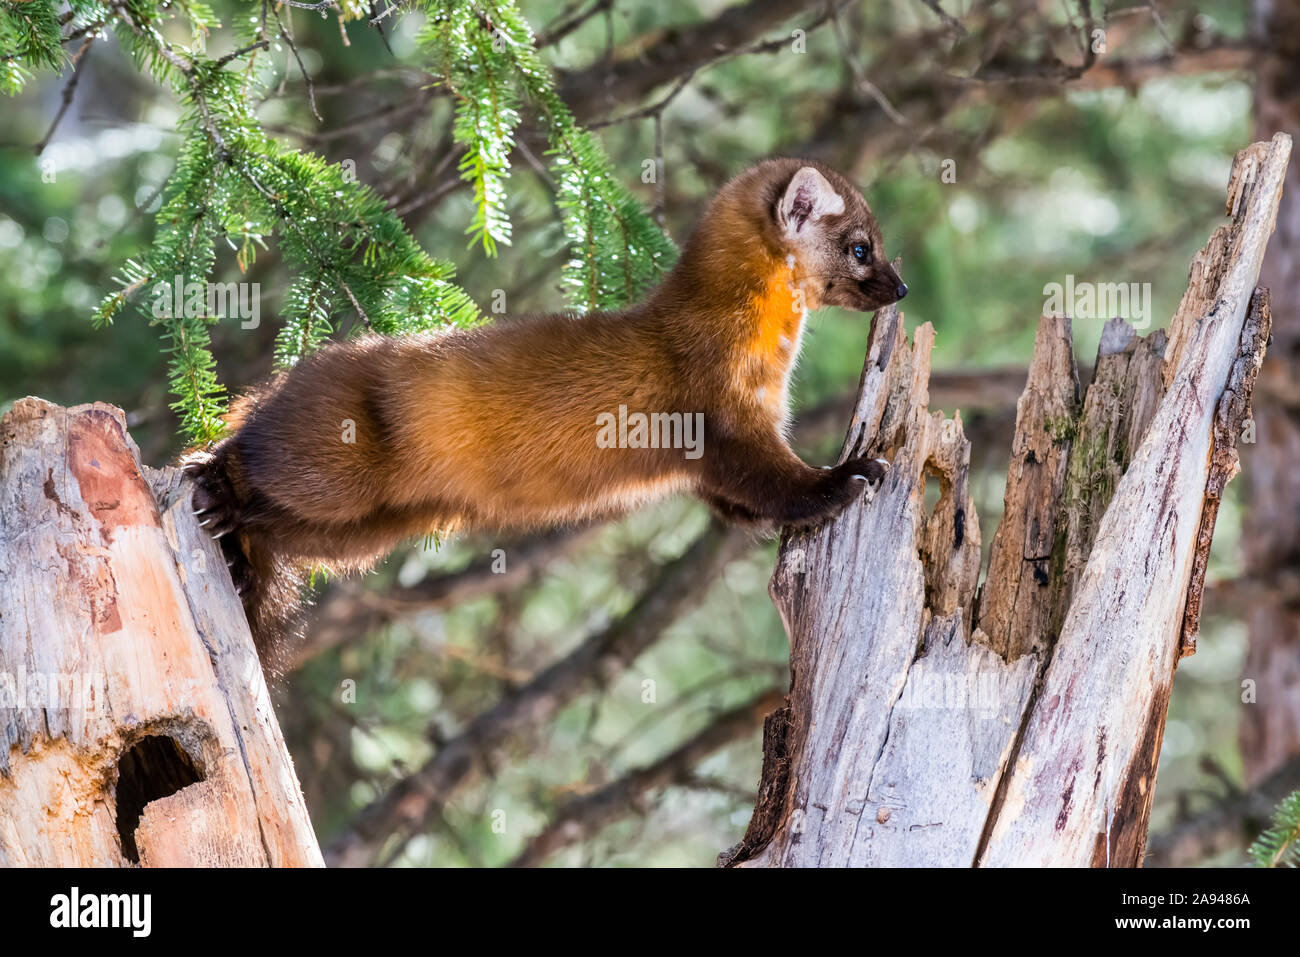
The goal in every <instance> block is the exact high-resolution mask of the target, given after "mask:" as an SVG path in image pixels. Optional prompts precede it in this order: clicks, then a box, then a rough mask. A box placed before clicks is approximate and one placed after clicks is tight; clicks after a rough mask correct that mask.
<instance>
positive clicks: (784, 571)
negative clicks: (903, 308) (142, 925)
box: [720, 134, 1291, 867]
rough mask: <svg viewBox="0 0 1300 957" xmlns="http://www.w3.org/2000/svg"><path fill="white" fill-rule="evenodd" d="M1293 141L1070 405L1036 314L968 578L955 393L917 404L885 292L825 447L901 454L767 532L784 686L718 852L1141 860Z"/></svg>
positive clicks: (875, 860)
mask: <svg viewBox="0 0 1300 957" xmlns="http://www.w3.org/2000/svg"><path fill="white" fill-rule="evenodd" d="M1290 151H1291V141H1290V138H1289V137H1287V136H1284V135H1281V134H1279V135H1278V136H1275V137H1274V138H1273V140H1272V141H1271V142H1267V143H1256V144H1255V145H1254V146H1252V147H1250V148H1249V149H1246V150H1243V151H1241V152H1240V153H1239V154H1238V155H1237V159H1236V162H1235V163H1234V165H1233V173H1232V178H1231V181H1230V183H1229V186H1228V213H1229V216H1230V217H1231V222H1230V223H1229V224H1228V225H1225V226H1221V227H1220V228H1219V229H1217V230H1216V231H1215V233H1214V235H1213V236H1212V237H1211V239H1210V241H1209V243H1208V244H1207V245H1206V247H1205V248H1204V249H1203V250H1202V251H1201V252H1200V253H1199V254H1198V255H1197V257H1196V258H1195V260H1194V261H1193V263H1192V268H1191V270H1190V275H1189V282H1188V288H1187V292H1186V293H1185V294H1184V296H1183V300H1182V303H1181V304H1180V306H1179V310H1178V314H1177V315H1176V316H1175V317H1174V320H1173V322H1172V323H1171V325H1170V328H1169V334H1168V337H1166V336H1165V333H1164V332H1163V331H1157V332H1155V333H1153V334H1152V335H1151V336H1149V337H1147V338H1146V339H1140V338H1138V337H1137V335H1136V333H1135V332H1134V331H1133V329H1132V328H1131V327H1129V326H1128V325H1127V324H1126V323H1124V322H1122V321H1120V320H1113V321H1112V322H1110V323H1108V324H1107V326H1106V330H1105V332H1104V334H1103V336H1102V342H1101V348H1100V350H1099V356H1098V361H1097V367H1096V372H1095V373H1094V378H1093V382H1092V384H1091V386H1090V387H1089V389H1088V391H1087V394H1086V395H1085V396H1084V397H1083V400H1082V402H1080V401H1079V395H1078V379H1077V374H1076V372H1075V361H1074V356H1073V344H1072V341H1071V332H1070V322H1069V320H1068V319H1064V318H1057V317H1045V318H1044V319H1043V320H1042V322H1041V324H1040V326H1039V331H1038V338H1037V342H1036V344H1035V353H1034V358H1033V361H1032V363H1031V366H1030V370H1029V381H1028V383H1027V385H1026V388H1025V391H1024V393H1023V395H1022V396H1021V399H1020V403H1019V406H1018V409H1017V420H1016V434H1015V438H1014V440H1013V445H1012V463H1011V470H1010V473H1009V474H1008V478H1007V491H1006V508H1005V514H1004V517H1003V520H1002V523H1001V526H1000V527H999V529H998V532H997V534H996V536H995V537H994V541H993V546H992V554H991V559H990V571H989V575H988V577H987V579H986V580H985V582H984V584H983V586H982V588H981V593H980V595H979V596H978V598H977V597H976V592H975V589H976V581H977V579H978V576H979V564H980V543H979V524H978V521H977V520H976V517H975V512H974V504H973V502H972V500H971V497H970V495H969V492H968V491H967V482H968V473H969V462H970V443H969V442H968V441H967V440H966V438H965V436H964V435H963V433H962V427H961V418H960V416H957V417H956V418H955V419H947V418H945V417H944V416H943V415H942V414H940V413H933V414H932V413H930V411H929V409H928V402H929V396H928V388H927V384H928V380H929V362H930V348H931V345H932V343H933V339H934V334H933V331H932V330H931V328H930V327H929V326H928V325H923V326H921V327H919V328H918V329H917V331H916V335H915V341H914V343H909V342H908V341H907V338H906V336H905V335H904V332H903V322H902V317H901V315H900V314H899V313H898V311H897V310H896V309H894V308H892V307H891V308H889V309H886V310H882V311H881V312H880V313H878V314H877V316H876V320H875V322H874V323H873V325H872V334H871V341H870V344H869V346H868V354H867V360H866V364H865V367H864V370H863V375H862V382H861V386H860V389H859V395H858V403H857V407H856V410H855V413H854V416H853V420H852V425H851V427H850V433H849V441H848V442H846V448H845V452H844V455H843V457H847V456H848V455H849V454H851V453H852V452H856V451H857V449H858V447H859V445H862V446H863V450H864V451H865V452H866V453H867V454H870V455H886V456H888V457H889V458H890V459H891V461H892V467H891V469H890V471H889V474H888V475H887V477H886V479H885V481H884V484H883V485H882V487H881V489H880V491H879V493H878V494H876V495H875V497H874V499H873V500H871V501H864V502H859V503H856V504H854V505H853V506H851V507H850V508H848V509H846V510H845V512H844V513H843V514H841V515H840V516H839V517H837V518H836V519H835V520H833V521H832V522H829V523H827V524H826V525H824V526H822V527H820V528H818V529H815V530H813V531H811V532H807V533H798V534H792V535H789V536H788V537H787V538H786V539H785V541H784V542H783V545H782V549H781V554H780V557H779V559H778V562H777V568H776V571H775V573H774V575H773V578H772V597H773V600H774V601H775V602H776V605H777V608H778V610H779V611H780V612H781V616H782V619H783V621H784V622H785V625H786V630H787V632H788V633H789V636H790V645H791V652H790V661H791V687H790V693H789V696H788V697H787V704H786V706H785V707H784V708H781V709H779V710H778V711H777V712H775V713H774V714H773V715H771V716H769V718H768V721H767V723H766V725H765V727H764V743H763V750H764V755H763V757H764V762H763V775H762V780H761V782H760V786H759V797H758V801H757V803H756V805H755V809H754V816H753V818H752V820H751V822H750V825H749V829H748V830H747V831H746V834H745V837H744V839H743V840H742V842H741V843H740V844H739V845H737V846H736V847H734V848H732V849H730V850H729V851H727V852H725V853H724V854H723V855H722V856H721V858H720V863H722V864H724V865H749V866H823V867H843V866H958V867H965V866H970V865H972V864H977V865H984V866H1008V865H1010V866H1094V867H1132V866H1136V865H1139V864H1141V863H1142V858H1143V853H1144V849H1145V844H1146V833H1147V823H1148V818H1149V814H1150V809H1151V800H1152V796H1153V794H1154V791H1155V775H1156V762H1157V758H1158V757H1159V753H1160V743H1161V740H1162V737H1163V734H1164V725H1165V716H1166V712H1167V709H1168V704H1169V694H1170V690H1171V687H1172V683H1173V677H1174V670H1175V667H1176V665H1177V662H1178V660H1179V658H1180V657H1181V656H1182V655H1185V654H1189V653H1191V651H1193V650H1194V649H1195V638H1196V632H1197V628H1198V624H1199V613H1200V600H1201V594H1202V589H1203V586H1204V576H1205V565H1206V559H1207V557H1208V554H1209V549H1210V542H1211V538H1212V534H1213V530H1214V520H1215V518H1216V515H1217V510H1218V503H1219V501H1220V499H1221V497H1222V493H1223V489H1224V486H1225V485H1226V483H1227V481H1228V480H1229V479H1230V478H1231V477H1232V476H1233V475H1234V474H1235V473H1236V471H1237V460H1236V443H1237V438H1238V436H1239V435H1240V433H1241V429H1242V423H1243V422H1244V421H1246V419H1247V418H1248V417H1249V415H1250V396H1251V390H1252V388H1253V385H1254V381H1255V376H1256V373H1257V372H1258V370H1259V367H1260V362H1261V360H1262V357H1263V352H1264V348H1265V345H1266V343H1267V340H1268V333H1269V305H1268V298H1269V297H1268V293H1267V291H1266V290H1262V289H1257V288H1256V286H1255V282H1256V280H1257V278H1258V276H1259V272H1260V265H1261V262H1262V259H1263V256H1264V250H1265V248H1266V245H1267V243H1268V240H1269V236H1270V234H1271V232H1272V229H1273V224H1274V217H1275V215H1276V211H1277V206H1278V201H1279V193H1280V192H1281V189H1282V183H1283V178H1284V175H1285V172H1286V168H1287V162H1288V159H1289V156H1290ZM927 477H935V478H937V479H938V483H939V498H938V502H937V503H936V504H935V505H934V507H933V509H932V510H929V511H928V514H927V508H926V504H925V503H926V496H925V488H926V482H927Z"/></svg>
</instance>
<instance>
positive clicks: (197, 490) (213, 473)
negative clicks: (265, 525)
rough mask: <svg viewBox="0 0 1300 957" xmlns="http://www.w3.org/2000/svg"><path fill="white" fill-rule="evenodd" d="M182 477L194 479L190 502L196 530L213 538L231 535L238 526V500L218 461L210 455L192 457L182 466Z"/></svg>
mask: <svg viewBox="0 0 1300 957" xmlns="http://www.w3.org/2000/svg"><path fill="white" fill-rule="evenodd" d="M184 471H185V474H187V475H189V476H190V477H191V478H192V479H193V480H194V494H193V496H192V497H191V499H190V503H191V505H192V506H193V509H194V517H195V518H197V519H198V520H199V527H200V528H202V529H203V530H204V531H206V532H207V533H208V535H210V536H211V537H212V538H214V539H220V538H221V537H222V536H223V535H227V534H229V533H230V532H233V531H234V530H235V529H236V528H238V527H239V524H240V507H239V500H238V499H237V498H236V497H235V490H234V488H233V487H232V486H231V484H230V480H229V479H228V478H227V477H226V475H225V472H224V471H223V470H222V469H221V467H220V464H219V459H217V458H216V457H215V456H212V455H211V454H202V457H199V456H195V457H193V458H191V460H190V461H188V462H187V463H186V464H185V467H184Z"/></svg>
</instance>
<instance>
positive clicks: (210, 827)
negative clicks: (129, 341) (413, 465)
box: [0, 398, 322, 866]
mask: <svg viewBox="0 0 1300 957" xmlns="http://www.w3.org/2000/svg"><path fill="white" fill-rule="evenodd" d="M321 863H322V861H321V854H320V849H319V847H318V846H317V843H316V836H315V834H314V832H313V831H312V827H311V822H310V821H309V820H308V817H307V810H306V806H305V805H304V803H303V799H302V792H301V790H300V788H299V785H298V780H297V777H296V776H295V775H294V771H293V765H292V763H291V761H290V758H289V754H288V751H287V750H286V749H285V745H284V740H283V738H282V737H281V734H280V728H279V725H278V724H277V723H276V720H275V715H274V712H273V711H272V709H271V701H270V697H269V695H268V692H267V687H266V683H265V680H264V679H263V676H262V669H261V666H260V665H259V663H258V660H257V654H256V652H255V651H254V648H253V642H252V638H251V636H250V635H249V632H248V626H247V623H246V622H245V619H244V613H243V609H242V607H241V605H240V602H239V599H238V596H236V594H235V592H234V590H233V588H232V587H231V583H230V576H229V574H228V573H227V572H226V568H225V565H224V561H223V559H222V556H221V551H220V549H219V548H217V546H216V543H214V542H212V541H211V540H210V539H209V538H208V536H207V535H206V534H204V533H203V531H202V529H200V528H199V526H198V524H197V522H196V521H195V519H194V516H193V515H192V513H191V508H190V504H189V486H188V484H182V482H181V480H180V477H179V475H178V474H177V473H176V472H175V471H174V470H172V469H162V470H157V471H155V470H152V469H147V468H143V467H141V465H140V460H139V454H138V451H137V450H136V447H135V444H134V443H133V442H132V441H131V439H130V437H129V436H128V435H127V432H126V424H125V417H124V416H123V415H122V412H121V410H119V409H116V408H113V407H112V406H108V405H102V404H95V405H82V406H77V407H75V408H72V409H63V408H61V407H59V406H56V405H51V404H50V403H48V402H44V401H42V400H40V399H33V398H28V399H23V400H20V401H19V402H18V403H16V404H15V406H14V407H13V409H12V410H11V411H10V412H9V413H8V414H7V415H5V416H4V418H3V419H0V865H6V866H128V865H131V864H140V865H142V866H235V865H238V866H268V865H269V866H311V865H320V864H321Z"/></svg>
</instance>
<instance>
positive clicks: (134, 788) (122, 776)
mask: <svg viewBox="0 0 1300 957" xmlns="http://www.w3.org/2000/svg"><path fill="white" fill-rule="evenodd" d="M202 780H203V774H202V772H200V771H199V769H198V768H197V767H195V764H194V760H193V759H192V758H191V757H190V756H189V754H188V753H187V752H186V750H185V749H184V748H183V747H181V745H180V742H178V741H177V740H176V739H175V738H173V737H171V736H169V735H165V734H151V735H149V736H148V737H145V738H141V739H140V740H139V741H137V742H136V743H135V744H133V745H132V746H131V747H130V748H128V749H127V750H126V751H124V752H123V753H122V757H121V758H119V759H118V762H117V834H118V837H119V838H120V839H121V841H122V854H123V855H124V856H125V857H126V859H127V860H129V861H130V862H131V863H133V864H139V863H140V851H139V849H138V848H137V847H136V846H135V829H136V828H137V827H138V826H139V824H140V816H141V815H142V814H143V813H144V809H145V805H147V804H149V803H150V802H152V801H157V800H158V799H159V798H165V797H167V796H168V795H169V794H175V793H176V792H177V791H179V790H181V789H182V788H187V787H189V786H190V785H191V784H197V783H198V782H200V781H202Z"/></svg>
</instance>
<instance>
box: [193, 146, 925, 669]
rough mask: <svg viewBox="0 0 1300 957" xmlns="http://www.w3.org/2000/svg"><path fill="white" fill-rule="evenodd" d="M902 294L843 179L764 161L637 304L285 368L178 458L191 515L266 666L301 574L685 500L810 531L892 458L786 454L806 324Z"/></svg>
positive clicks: (861, 205) (398, 341) (374, 341)
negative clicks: (218, 543) (419, 540)
mask: <svg viewBox="0 0 1300 957" xmlns="http://www.w3.org/2000/svg"><path fill="white" fill-rule="evenodd" d="M906 292H907V287H906V286H905V285H904V284H903V283H902V281H901V280H900V279H899V277H898V274H897V273H896V272H895V271H894V269H893V268H892V267H891V265H890V263H889V261H888V260H887V259H886V258H885V252H884V245H883V243H882V241H881V235H880V229H879V227H878V226H877V224H876V220H875V218H874V217H873V216H872V214H871V210H870V209H869V208H868V206H867V203H866V201H865V200H864V199H863V198H862V195H861V193H859V191H858V190H857V189H856V188H854V187H853V186H852V185H851V184H850V183H849V181H848V180H846V179H845V178H844V177H843V176H841V175H840V174H839V173H837V172H835V171H834V170H832V169H830V168H828V167H826V166H825V165H823V164H821V163H819V162H815V161H811V160H794V159H773V160H768V161H765V162H763V163H760V164H759V165H757V166H754V167H752V168H750V169H748V170H747V171H745V172H744V173H742V174H740V175H739V176H737V177H736V178H735V179H733V180H731V181H730V182H729V183H727V184H726V186H724V187H723V188H722V190H721V191H720V192H719V193H718V195H717V196H716V197H715V198H714V199H713V201H712V202H711V203H710V205H709V206H708V208H707V210H706V212H705V213H704V216H703V218H702V219H701V220H700V223H699V225H698V227H697V228H696V230H695V232H694V234H693V235H692V236H691V238H690V239H689V241H688V242H687V243H686V245H685V247H684V248H683V250H682V254H681V258H680V260H679V261H678V262H677V264H676V265H675V266H674V267H673V269H672V270H671V271H670V272H669V273H668V274H667V276H665V278H664V279H663V281H662V282H661V283H660V284H659V285H658V286H657V287H656V288H655V289H653V290H652V291H651V292H650V293H649V294H648V296H647V297H646V299H645V301H644V302H642V303H640V304H639V305H635V306H632V307H630V308H626V309H621V310H617V311H611V312H595V313H591V314H589V315H585V316H581V317H577V316H573V315H568V314H553V315H540V316H533V317H531V318H526V319H520V320H518V321H513V322H508V323H501V324H497V325H486V326H480V327H476V328H472V329H463V330H461V329H458V330H453V331H448V332H446V333H444V334H437V335H413V336H404V337H401V338H384V337H379V336H369V337H365V338H360V339H355V340H351V341H347V342H339V343H334V344H330V345H326V346H324V347H322V348H321V349H320V350H318V351H317V352H315V353H314V354H313V355H311V356H310V357H308V358H306V359H304V360H302V361H301V362H299V363H298V364H297V365H295V366H294V367H292V368H291V369H288V370H286V371H284V372H281V373H279V374H278V375H276V376H275V377H274V378H273V379H271V381H270V382H269V383H267V384H266V385H265V386H263V387H261V388H258V389H256V390H254V391H252V392H250V393H248V394H247V395H245V396H243V397H241V398H239V399H237V400H236V401H235V402H234V403H233V405H232V408H231V412H230V414H229V415H228V416H227V424H228V426H229V432H228V434H227V436H226V437H225V438H223V439H221V440H220V441H219V442H217V443H216V444H215V445H214V446H212V447H211V448H209V449H203V450H194V451H191V452H190V453H188V454H187V455H186V456H185V457H184V458H183V460H182V461H183V463H184V464H185V465H186V468H187V471H189V472H190V473H191V474H193V476H194V478H195V490H194V493H193V504H194V510H195V512H196V514H197V515H198V516H199V518H200V520H201V523H202V524H203V525H204V526H205V527H206V528H207V530H208V532H209V533H210V534H212V535H213V536H214V537H218V538H221V537H222V536H225V538H224V539H223V542H222V546H223V550H224V551H225V554H226V558H227V562H228V564H229V565H230V566H231V573H232V577H233V580H234V582H235V585H236V587H237V589H238V590H239V592H240V594H241V596H242V598H243V601H244V604H245V608H246V610H247V613H248V620H249V624H250V626H251V628H252V631H253V635H254V637H255V639H256V640H257V645H258V650H259V653H260V654H261V655H262V658H263V661H264V663H265V662H267V661H268V660H270V659H272V658H273V657H274V655H273V651H274V648H273V646H274V645H276V644H278V642H277V639H278V638H280V637H282V636H283V635H284V633H285V630H286V626H287V624H288V623H290V622H291V621H292V620H293V619H294V617H295V610H296V609H297V607H298V605H299V601H300V592H301V589H302V587H303V574H304V571H305V570H306V569H307V568H309V567H311V566H316V565H324V566H326V567H327V568H329V569H330V570H331V571H333V572H342V571H349V570H360V569H364V568H367V567H369V566H370V565H372V564H373V563H374V562H375V561H376V560H377V559H378V558H379V557H381V556H383V555H384V554H386V553H387V552H389V551H390V550H391V549H392V548H393V547H394V546H395V545H396V544H397V543H399V542H400V541H401V540H403V539H407V538H413V537H416V536H423V535H427V534H429V533H431V532H435V531H436V532H444V533H449V532H455V531H457V530H467V529H472V530H483V531H518V530H523V529H537V528H544V527H548V526H555V525H558V524H561V523H566V522H573V521H577V520H583V519H591V518H597V517H610V516H616V515H619V514H622V513H625V512H627V511H629V510H631V509H634V508H636V507H637V506H639V505H641V504H643V503H646V502H649V501H651V500H653V499H658V498H662V497H664V496H667V495H670V494H672V493H675V492H689V493H692V494H694V495H697V496H699V497H700V498H701V499H703V500H704V501H705V502H706V503H708V505H709V506H711V507H712V508H713V509H714V510H715V511H716V512H717V513H718V514H719V515H721V516H722V517H723V518H724V519H726V520H728V521H731V522H740V523H744V524H747V525H751V526H766V527H768V528H775V527H780V526H788V525H797V526H804V525H811V524H815V523H818V522H820V521H822V520H824V519H826V518H827V517H829V516H831V515H834V514H835V513H836V512H838V511H839V510H840V509H842V508H844V506H846V505H847V504H848V503H849V502H851V501H853V500H854V499H855V498H857V496H858V495H860V494H861V493H862V491H863V489H864V488H865V487H866V486H867V484H868V483H874V482H878V481H879V480H880V479H881V478H882V477H883V475H884V470H885V467H886V464H887V463H885V462H884V461H883V460H866V459H862V458H852V459H850V460H849V461H846V462H845V463H843V464H842V465H838V466H836V467H834V468H825V469H820V468H813V467H811V466H808V465H805V464H804V463H803V462H802V461H801V460H800V459H799V458H798V456H796V455H795V454H794V452H793V451H791V449H790V446H789V444H788V442H787V440H786V429H787V425H788V418H789V416H788V408H787V394H788V389H789V384H790V373H791V370H792V369H793V367H794V364H795V360H796V358H797V356H798V353H799V347H800V337H801V334H802V332H803V327H804V319H805V315H806V312H807V310H809V309H816V308H818V307H820V306H823V305H836V306H843V307H846V308H849V309H857V310H873V309H877V308H879V307H881V306H885V305H888V304H889V303H892V302H895V301H897V300H899V299H901V298H902V297H903V296H904V295H905V294H906ZM638 415H639V416H641V418H639V419H638V418H637V416H638ZM647 421H648V422H649V427H648V428H647V427H646V422H647ZM615 423H617V427H615ZM695 423H699V424H701V425H702V435H699V436H691V435H689V433H690V431H691V429H690V426H691V425H692V424H695ZM647 433H653V434H649V435H648V434H647ZM656 439H663V441H656ZM683 439H691V440H692V441H691V444H690V446H689V447H688V448H683V447H680V446H682V445H683V444H684V442H683ZM674 445H676V446H679V447H672V446H674ZM656 446H657V447H656ZM666 446H667V447H666ZM229 532H233V533H234V534H232V535H227V533H229Z"/></svg>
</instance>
